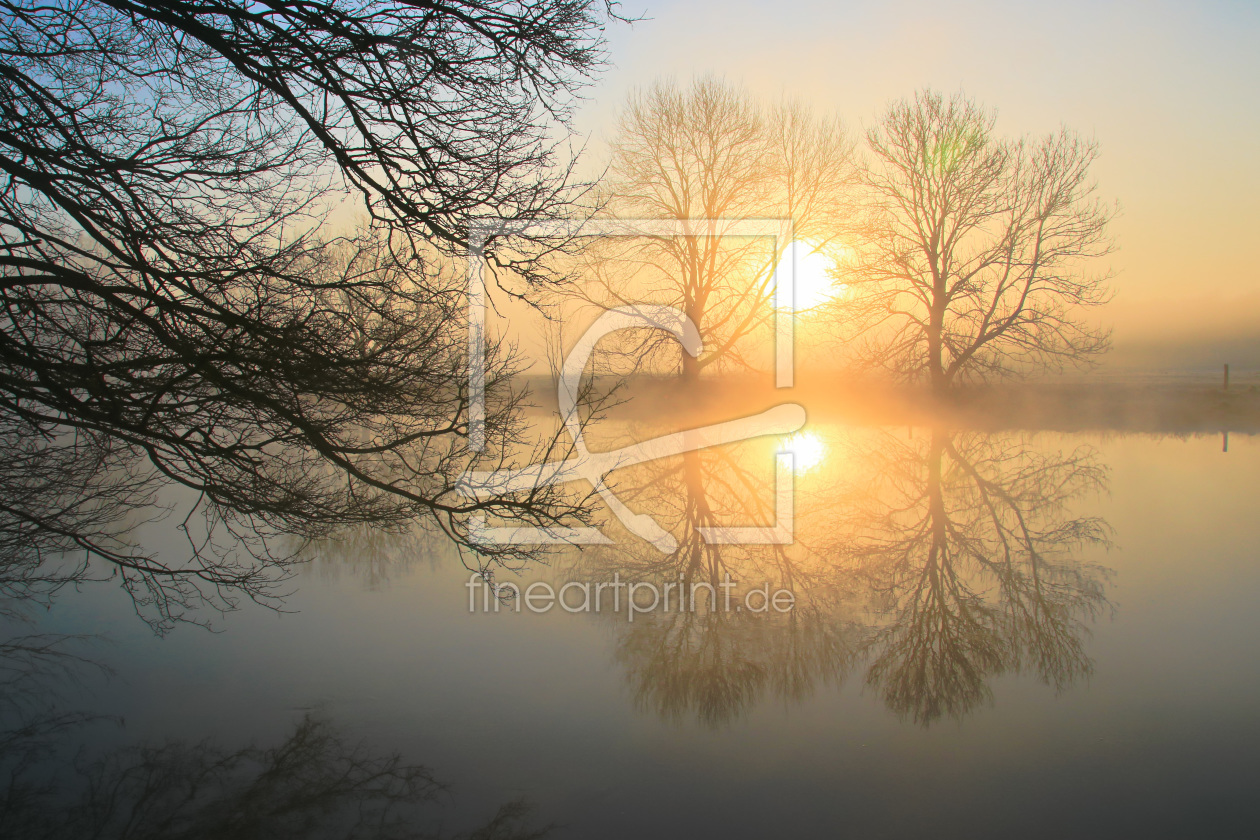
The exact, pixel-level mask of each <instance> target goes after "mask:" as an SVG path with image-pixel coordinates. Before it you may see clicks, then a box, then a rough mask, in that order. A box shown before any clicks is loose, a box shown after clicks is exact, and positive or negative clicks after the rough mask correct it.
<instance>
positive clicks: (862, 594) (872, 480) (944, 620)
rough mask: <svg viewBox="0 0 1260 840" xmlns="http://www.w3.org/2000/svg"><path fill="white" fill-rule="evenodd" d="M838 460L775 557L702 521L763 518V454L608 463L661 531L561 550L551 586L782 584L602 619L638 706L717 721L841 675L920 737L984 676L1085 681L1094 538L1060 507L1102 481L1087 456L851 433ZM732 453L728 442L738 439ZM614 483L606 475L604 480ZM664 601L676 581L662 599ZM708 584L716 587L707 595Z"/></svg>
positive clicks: (1100, 597)
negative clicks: (660, 536) (719, 536)
mask: <svg viewBox="0 0 1260 840" xmlns="http://www.w3.org/2000/svg"><path fill="white" fill-rule="evenodd" d="M850 434H851V442H850V444H849V445H848V446H847V448H846V449H845V450H841V449H840V447H841V441H840V440H835V441H833V442H832V444H833V446H834V447H836V449H837V451H836V452H834V453H833V455H834V456H835V457H838V458H841V457H842V458H843V460H844V463H845V467H844V469H843V470H840V469H837V470H836V471H835V472H833V473H830V474H822V475H816V476H812V477H810V479H809V480H807V481H800V482H798V488H801V489H800V490H799V491H798V500H797V516H796V541H795V543H794V544H793V545H791V546H766V545H762V546H726V545H715V544H710V543H708V542H707V541H706V540H705V539H704V535H703V534H702V533H701V530H700V529H701V528H702V527H714V526H730V525H732V524H736V523H749V522H758V523H764V522H765V521H766V520H767V519H772V518H773V512H772V511H770V510H769V509H768V508H769V506H770V500H771V499H772V498H773V491H772V490H771V481H770V478H769V475H767V473H766V472H765V471H762V472H758V471H757V470H756V469H755V468H754V467H752V466H750V465H755V464H757V463H760V462H761V461H762V460H768V459H766V458H765V455H766V454H767V453H761V452H758V453H757V454H756V455H755V456H754V457H751V458H750V457H747V456H748V455H749V454H750V453H749V451H747V450H745V451H743V452H741V453H735V452H733V451H727V450H726V449H717V450H707V451H703V452H697V453H689V454H688V455H686V456H682V457H679V458H677V459H674V460H673V461H669V462H660V463H657V464H652V465H644V466H642V467H640V468H638V469H637V470H627V471H625V475H624V476H621V477H620V478H619V479H618V482H617V488H618V493H619V495H621V496H622V498H623V499H625V500H626V501H627V502H632V505H633V506H634V507H635V509H636V510H643V511H647V512H649V513H651V515H652V516H654V517H655V518H657V519H658V521H660V522H661V523H662V524H663V525H665V526H667V527H668V528H669V530H670V532H671V533H672V534H673V535H674V536H675V538H676V539H677V548H676V550H674V551H672V552H669V553H661V552H660V551H658V550H656V549H654V548H652V547H651V546H650V545H647V544H646V543H641V542H636V541H635V540H634V538H633V537H629V536H627V537H625V538H624V539H619V540H618V541H617V543H616V544H615V545H612V546H598V547H590V548H587V549H586V550H584V551H583V552H581V553H580V554H578V555H577V559H576V560H575V561H574V570H575V572H576V573H575V574H573V575H571V576H570V577H569V578H568V579H570V580H573V579H577V580H589V581H595V582H601V581H610V580H612V579H613V575H614V574H617V575H619V576H620V578H621V579H623V580H626V581H642V582H648V583H652V584H654V586H655V588H656V589H657V591H664V589H665V587H666V585H667V584H674V583H677V584H679V585H680V586H681V587H683V589H684V591H686V589H685V588H686V587H687V586H689V585H690V584H692V583H697V582H698V583H707V584H711V585H713V586H714V587H715V588H717V585H718V584H719V583H720V582H721V581H722V579H723V577H724V576H725V575H728V574H729V575H730V577H731V578H732V579H734V580H736V581H738V582H739V584H740V589H739V590H735V591H736V592H737V593H738V594H736V596H735V597H733V598H732V602H731V603H732V604H739V603H741V598H742V592H743V591H745V590H746V589H747V588H748V586H750V585H754V586H759V585H761V584H762V583H763V582H766V583H769V584H770V586H771V588H772V589H773V588H778V587H783V588H786V589H790V590H791V591H792V592H793V593H794V595H795V605H794V608H793V609H792V610H791V611H790V612H788V613H785V614H780V613H776V612H774V611H768V612H766V613H763V614H749V613H748V612H747V611H742V612H741V611H735V610H730V611H728V610H726V609H724V608H723V606H724V605H723V604H722V603H721V602H720V601H719V604H718V608H717V609H710V608H709V599H708V596H707V590H705V589H701V590H699V591H700V597H699V598H698V602H697V603H696V604H695V608H694V609H692V610H685V609H680V608H678V606H677V602H676V601H675V604H674V605H673V607H672V608H671V609H664V608H658V609H655V610H652V611H650V612H645V613H639V614H637V615H635V616H634V621H633V622H631V621H629V620H628V618H629V617H628V616H626V615H624V614H617V615H613V616H610V618H611V620H614V621H616V622H617V624H616V634H617V642H616V658H617V661H618V663H619V664H620V665H621V666H622V667H623V668H624V669H625V670H626V673H627V679H628V680H629V682H630V684H631V686H632V689H633V692H634V696H635V698H636V701H637V702H638V704H639V705H640V707H642V708H644V709H646V710H649V711H651V712H653V713H655V714H658V715H660V716H662V717H665V718H667V719H671V720H680V719H685V718H689V717H694V718H696V719H698V720H700V721H702V722H704V723H706V724H708V725H720V724H723V723H726V722H729V721H730V720H732V719H735V718H737V717H739V716H740V715H742V714H744V713H746V712H747V711H748V710H750V709H751V708H753V707H754V706H755V705H756V704H757V703H759V702H762V701H764V700H765V699H766V698H768V697H776V698H779V699H782V700H784V701H799V700H802V699H804V698H805V697H808V696H809V695H810V694H811V693H812V692H813V691H815V690H816V689H817V688H818V687H820V686H824V685H839V684H840V683H841V682H842V681H843V680H844V679H845V678H846V676H847V675H848V674H849V673H850V672H852V671H853V670H854V669H857V668H864V669H865V674H866V677H865V679H866V682H867V684H868V685H869V686H870V687H872V688H873V689H875V690H876V691H877V692H878V694H879V696H880V697H881V699H882V701H883V702H884V703H885V704H886V705H887V706H888V707H889V708H890V709H892V710H893V711H895V712H897V713H898V714H900V715H903V716H905V717H906V718H908V719H911V720H914V721H915V722H918V723H921V724H924V725H927V724H930V723H932V722H934V721H936V720H939V719H941V718H943V717H954V718H959V717H962V716H964V715H966V714H968V713H969V712H971V711H973V710H975V709H976V708H978V707H980V706H981V705H983V704H985V703H986V702H989V701H990V700H991V698H992V693H991V688H990V684H991V682H992V680H993V679H994V678H996V677H998V676H1001V675H1003V674H1027V675H1031V676H1033V677H1034V678H1036V679H1037V680H1039V681H1041V682H1043V683H1045V684H1047V685H1050V686H1052V687H1053V688H1054V689H1055V690H1056V691H1062V690H1065V689H1066V688H1068V687H1069V686H1071V685H1072V684H1074V683H1075V682H1077V681H1079V680H1080V679H1082V678H1085V677H1087V676H1088V675H1089V674H1090V673H1091V671H1092V668H1093V663H1092V661H1091V659H1090V657H1089V655H1088V652H1087V650H1086V647H1085V640H1086V638H1087V636H1088V632H1089V625H1090V623H1091V622H1092V621H1093V620H1094V619H1096V618H1097V617H1098V616H1100V615H1103V614H1106V613H1107V612H1108V610H1109V609H1110V604H1109V602H1108V600H1107V597H1106V580H1107V571H1106V570H1105V569H1104V568H1103V567H1101V566H1098V565H1096V564H1093V563H1091V562H1088V561H1087V560H1085V559H1083V558H1082V557H1081V553H1082V552H1086V551H1088V550H1090V549H1094V548H1105V547H1107V546H1108V545H1109V533H1110V529H1109V527H1108V525H1107V524H1106V522H1105V521H1103V520H1102V519H1100V518H1098V517H1096V516H1091V515H1088V514H1078V513H1076V512H1075V506H1076V505H1077V504H1078V503H1079V502H1080V501H1082V500H1084V499H1086V498H1087V497H1088V496H1089V495H1090V494H1095V493H1099V492H1102V491H1104V490H1105V487H1106V469H1105V467H1104V466H1103V465H1102V464H1100V463H1099V462H1098V460H1097V458H1096V456H1095V454H1094V453H1093V451H1092V450H1091V449H1089V448H1088V447H1082V448H1079V449H1076V450H1073V451H1071V452H1068V453H1059V452H1055V451H1051V450H1048V449H1044V448H1041V447H1039V446H1037V445H1035V444H1034V442H1033V441H1031V440H1029V439H1027V438H1026V437H1023V436H1020V435H1012V434H988V433H980V432H968V431H960V432H957V431H949V430H945V429H941V428H935V429H930V430H928V433H927V434H926V435H924V434H916V435H914V436H913V437H912V438H910V439H902V438H898V437H897V436H895V435H893V434H890V433H887V432H883V431H862V430H854V431H852V432H851V433H850ZM745 446H747V445H745ZM619 475H620V474H619ZM677 591H678V590H677V589H676V590H675V592H677ZM717 592H718V593H719V595H720V594H721V589H720V588H718V589H717Z"/></svg>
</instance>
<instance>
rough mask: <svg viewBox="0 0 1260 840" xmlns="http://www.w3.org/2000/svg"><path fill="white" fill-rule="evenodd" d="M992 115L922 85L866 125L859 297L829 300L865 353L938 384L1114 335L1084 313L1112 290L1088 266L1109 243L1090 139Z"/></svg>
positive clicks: (1004, 369)
mask: <svg viewBox="0 0 1260 840" xmlns="http://www.w3.org/2000/svg"><path fill="white" fill-rule="evenodd" d="M993 127H994V116H993V115H992V114H990V113H988V112H986V111H985V110H983V109H982V108H981V107H980V106H979V105H977V104H976V103H975V102H973V101H971V100H969V99H966V98H964V97H963V96H961V95H959V96H954V97H952V98H950V99H948V100H947V99H945V98H944V97H942V96H941V95H940V94H937V93H934V92H931V91H925V92H920V93H918V94H916V95H915V96H914V97H913V98H912V99H909V100H904V101H899V102H896V103H894V104H893V105H892V106H891V107H890V108H889V109H888V112H887V113H886V115H885V116H884V118H883V119H882V121H881V122H880V123H879V124H878V125H877V126H876V127H874V128H872V129H871V130H870V131H869V132H868V133H867V141H868V145H869V147H870V152H871V160H870V162H869V164H868V165H867V166H865V168H864V170H863V183H864V202H863V203H864V212H863V213H862V214H860V216H859V218H858V220H857V221H856V222H855V223H854V232H853V234H852V236H853V239H854V240H855V245H857V258H856V262H855V264H854V265H853V266H852V267H851V268H849V269H846V271H845V273H844V280H845V282H846V284H848V287H849V289H850V290H851V293H850V294H849V295H848V296H847V297H846V298H845V299H844V300H843V301H842V302H840V303H838V304H837V306H836V307H835V313H834V314H835V317H836V319H837V321H838V322H839V323H840V324H841V325H842V326H843V328H844V331H845V332H846V334H848V335H850V336H861V337H862V338H863V342H864V344H865V348H864V349H865V351H866V352H865V354H864V356H865V358H866V359H867V360H868V361H874V362H877V363H879V364H882V365H884V366H887V367H888V368H890V369H891V370H893V371H895V372H896V373H898V374H899V375H901V376H903V377H905V378H907V379H911V380H926V381H927V382H928V383H930V385H931V386H932V388H933V389H934V390H935V391H937V392H940V391H943V390H945V389H947V388H948V387H950V386H951V385H953V384H954V383H957V382H960V381H964V380H976V379H983V378H988V377H994V376H1003V375H1010V374H1022V373H1029V372H1033V371H1037V370H1044V369H1059V368H1062V367H1064V366H1066V365H1072V364H1078V363H1083V362H1087V361H1089V360H1090V359H1091V358H1093V357H1094V356H1096V355H1097V354H1099V353H1101V352H1102V351H1104V350H1105V349H1106V348H1107V346H1108V333H1107V332H1106V331H1103V330H1100V329H1096V328H1094V327H1091V326H1090V325H1089V324H1088V323H1087V322H1086V321H1084V320H1082V317H1081V313H1080V312H1079V311H1078V310H1079V309H1080V308H1082V307H1094V306H1098V305H1100V304H1102V303H1104V302H1106V300H1107V299H1108V297H1109V294H1108V291H1107V286H1106V277H1105V276H1099V275H1093V274H1089V273H1087V272H1086V270H1085V268H1084V263H1085V262H1086V261H1087V260H1089V259H1091V258H1096V257H1099V256H1102V255H1104V254H1106V253H1107V252H1108V251H1109V250H1110V242H1109V240H1108V239H1107V238H1106V226H1107V222H1108V220H1109V219H1110V218H1111V216H1112V211H1111V210H1110V209H1108V208H1106V207H1104V206H1103V205H1102V204H1101V203H1100V202H1099V201H1098V200H1097V199H1095V198H1093V192H1094V186H1093V184H1092V182H1091V181H1090V176H1089V167H1090V165H1091V164H1092V163H1093V161H1094V159H1095V158H1096V157H1097V154H1098V150H1097V147H1096V145H1095V144H1093V143H1091V142H1087V141H1085V140H1082V139H1080V138H1079V137H1077V136H1076V135H1074V134H1072V133H1071V132H1069V131H1067V130H1061V131H1060V132H1058V133H1057V134H1052V135H1049V136H1047V137H1044V138H1042V139H1041V140H1038V141H1028V140H1019V141H1007V140H1003V139H999V138H997V137H995V136H994V133H993Z"/></svg>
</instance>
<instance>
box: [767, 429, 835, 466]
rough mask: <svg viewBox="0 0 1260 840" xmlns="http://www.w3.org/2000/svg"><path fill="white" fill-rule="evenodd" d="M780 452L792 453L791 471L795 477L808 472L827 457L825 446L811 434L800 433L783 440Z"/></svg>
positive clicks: (816, 436)
mask: <svg viewBox="0 0 1260 840" xmlns="http://www.w3.org/2000/svg"><path fill="white" fill-rule="evenodd" d="M779 451H780V452H791V453H792V456H793V457H792V471H793V472H794V473H796V474H797V475H800V474H801V473H805V472H809V471H810V470H812V469H813V468H814V467H816V466H818V465H819V464H821V463H822V462H823V459H824V458H825V457H827V446H826V444H824V443H823V442H822V438H820V437H818V435H816V434H814V433H813V432H807V431H800V432H797V433H796V434H794V435H792V436H791V437H789V438H788V439H786V440H784V441H783V443H782V444H781V445H780V447H779Z"/></svg>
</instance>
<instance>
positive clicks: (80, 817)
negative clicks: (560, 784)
mask: <svg viewBox="0 0 1260 840" xmlns="http://www.w3.org/2000/svg"><path fill="white" fill-rule="evenodd" d="M17 769H18V770H20V771H22V772H21V773H20V774H18V775H17V776H15V777H14V778H13V780H12V782H11V784H10V787H9V789H8V790H7V791H6V792H5V793H6V796H5V807H4V809H3V810H2V811H0V831H3V833H4V834H5V836H9V837H17V836H21V837H29V838H42V837H47V838H53V837H101V838H120V840H121V838H129V839H132V840H140V839H141V838H144V839H145V840H147V838H154V840H157V838H162V840H169V839H170V838H193V837H198V838H211V837H213V838H219V837H221V838H268V840H270V838H277V840H282V838H290V837H291V838H319V837H330V838H331V837H340V838H437V837H439V836H440V834H439V833H438V832H436V831H426V830H424V829H423V828H421V827H420V823H419V822H418V819H419V818H420V816H421V815H420V814H419V809H420V807H421V806H424V805H430V804H432V803H433V802H435V801H436V800H438V799H439V798H440V797H441V795H442V794H443V793H444V791H445V788H444V787H443V786H442V785H441V784H439V783H438V782H437V781H436V780H435V779H434V778H433V776H432V774H431V772H430V771H429V770H428V769H427V768H425V767H422V766H419V765H410V764H406V763H404V762H403V760H402V758H401V757H400V756H399V755H397V754H393V755H379V754H376V753H373V752H371V751H369V750H368V749H366V748H365V747H363V746H361V745H356V744H352V743H350V742H348V741H347V740H345V738H344V737H343V736H342V735H341V734H339V733H338V732H337V731H336V730H335V729H334V728H333V727H332V726H331V725H330V724H329V723H327V722H325V721H322V720H318V719H315V718H311V717H307V718H305V719H303V720H302V721H301V722H300V723H299V724H298V725H297V727H296V729H295V730H294V731H293V733H292V734H290V735H289V736H288V737H287V738H286V739H285V740H284V742H283V743H281V744H280V745H279V746H277V747H274V748H271V749H262V748H258V747H252V746H251V747H246V748H244V749H240V750H236V751H227V750H224V749H222V748H220V747H218V746H216V745H215V744H213V743H212V742H209V741H203V742H201V743H197V744H188V743H183V742H172V743H168V744H165V745H163V746H156V747H154V746H139V747H134V748H130V749H123V750H118V751H114V752H110V753H107V754H106V755H104V756H103V757H101V758H99V759H97V760H95V761H92V762H90V763H86V764H79V765H78V766H76V768H75V770H76V772H75V776H76V777H77V778H76V779H75V783H74V784H73V785H69V784H67V783H66V782H65V780H63V779H61V778H60V776H59V775H58V774H57V773H56V772H55V771H53V772H52V774H51V775H47V776H45V777H44V778H43V779H42V780H40V781H39V782H37V781H35V780H34V779H32V778H30V777H31V776H36V775H37V773H36V770H37V768H36V767H34V766H32V765H31V764H30V763H26V764H24V765H21V766H19V767H18V768H17ZM40 782H42V783H40ZM528 810H529V809H528V807H527V806H526V805H525V804H524V803H523V802H521V801H515V802H511V803H508V804H507V805H504V806H502V807H501V808H500V809H499V811H498V812H497V813H496V814H495V816H494V818H493V819H492V820H491V821H490V822H489V823H487V824H486V825H484V826H482V827H481V828H480V829H478V830H476V831H474V832H471V833H469V834H465V835H460V836H462V837H466V838H470V840H471V838H481V840H492V838H493V839H494V840H508V838H511V839H512V840H526V838H538V837H542V836H544V835H545V834H546V833H547V829H542V830H535V829H530V828H528V826H527V825H526V824H525V823H524V822H523V820H524V818H525V817H526V816H527V814H528Z"/></svg>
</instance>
